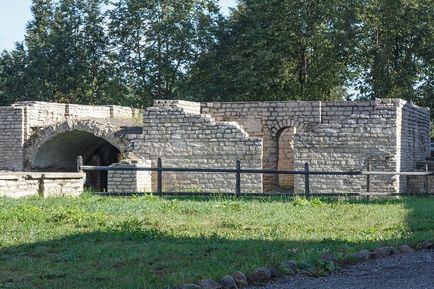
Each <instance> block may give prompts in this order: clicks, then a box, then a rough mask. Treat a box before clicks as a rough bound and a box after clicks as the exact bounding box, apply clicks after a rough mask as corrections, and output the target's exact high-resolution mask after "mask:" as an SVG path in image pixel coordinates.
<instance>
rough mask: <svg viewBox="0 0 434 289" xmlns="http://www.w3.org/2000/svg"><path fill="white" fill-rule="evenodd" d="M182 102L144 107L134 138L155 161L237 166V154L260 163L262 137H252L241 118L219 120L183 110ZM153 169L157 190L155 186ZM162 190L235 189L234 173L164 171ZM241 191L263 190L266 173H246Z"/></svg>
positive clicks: (251, 164)
mask: <svg viewBox="0 0 434 289" xmlns="http://www.w3.org/2000/svg"><path fill="white" fill-rule="evenodd" d="M184 104H185V102H184V103H181V105H180V104H179V102H177V101H174V102H172V103H171V102H169V101H166V102H164V105H162V106H159V103H158V102H157V103H156V106H154V107H150V108H148V109H147V110H146V111H145V113H144V128H143V135H142V136H141V137H140V138H137V139H135V140H134V143H135V144H134V147H135V151H136V153H137V154H138V155H140V156H141V157H143V158H145V159H150V160H152V165H153V166H154V167H155V166H156V160H157V158H158V157H161V158H162V161H163V167H189V168H235V163H236V160H240V161H241V166H242V167H244V168H261V167H262V162H261V157H262V141H261V139H259V138H255V137H250V136H249V135H248V133H247V132H245V131H244V130H243V129H241V127H240V126H239V125H238V124H237V123H228V122H218V121H215V120H214V119H213V118H211V117H210V116H205V115H202V114H198V113H194V112H192V111H194V110H191V109H190V110H188V111H190V112H186V111H185V110H184V107H183V105H184ZM155 181H156V178H155V174H153V190H155ZM163 190H164V191H206V192H214V193H218V192H234V190H235V174H226V173H169V172H164V174H163ZM242 191H244V192H261V191H262V177H261V176H258V175H251V174H244V175H243V176H242Z"/></svg>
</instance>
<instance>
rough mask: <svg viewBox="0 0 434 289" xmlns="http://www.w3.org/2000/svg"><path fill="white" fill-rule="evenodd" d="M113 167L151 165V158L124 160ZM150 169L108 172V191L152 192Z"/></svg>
mask: <svg viewBox="0 0 434 289" xmlns="http://www.w3.org/2000/svg"><path fill="white" fill-rule="evenodd" d="M110 167H112V168H118V169H119V168H127V169H128V168H137V167H151V161H150V160H122V161H121V162H119V163H116V164H112V165H111V166H110ZM151 180H152V179H151V172H150V171H133V170H125V171H122V170H119V171H117V170H116V171H109V172H108V185H107V191H108V192H110V193H119V194H122V193H138V192H142V193H143V192H152V181H151Z"/></svg>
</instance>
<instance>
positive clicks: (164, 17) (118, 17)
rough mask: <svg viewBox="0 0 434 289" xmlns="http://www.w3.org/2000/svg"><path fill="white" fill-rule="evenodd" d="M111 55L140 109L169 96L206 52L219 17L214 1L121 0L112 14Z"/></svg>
mask: <svg viewBox="0 0 434 289" xmlns="http://www.w3.org/2000/svg"><path fill="white" fill-rule="evenodd" d="M110 19H111V21H110V25H109V28H110V38H111V39H113V42H112V46H113V47H114V49H115V51H116V53H115V54H114V55H113V56H112V59H113V60H114V61H115V66H116V69H117V71H118V75H119V77H120V79H122V80H123V82H124V84H125V91H127V92H128V93H127V94H128V95H129V96H132V97H134V98H135V100H136V102H137V104H138V105H147V104H150V102H151V100H152V99H156V98H171V97H173V96H174V95H175V92H176V90H177V88H178V83H179V81H180V80H181V79H182V78H183V77H184V75H185V72H186V71H187V70H189V68H190V66H191V65H192V63H194V62H195V61H196V59H197V58H198V57H199V56H200V55H203V54H205V53H206V52H207V51H208V48H209V46H210V45H211V44H212V43H213V41H214V31H215V29H216V27H217V24H218V22H219V20H220V19H221V15H220V14H219V9H218V7H217V5H216V1H215V0H157V1H156V0H120V1H118V3H117V4H116V7H115V8H114V10H113V11H111V13H110Z"/></svg>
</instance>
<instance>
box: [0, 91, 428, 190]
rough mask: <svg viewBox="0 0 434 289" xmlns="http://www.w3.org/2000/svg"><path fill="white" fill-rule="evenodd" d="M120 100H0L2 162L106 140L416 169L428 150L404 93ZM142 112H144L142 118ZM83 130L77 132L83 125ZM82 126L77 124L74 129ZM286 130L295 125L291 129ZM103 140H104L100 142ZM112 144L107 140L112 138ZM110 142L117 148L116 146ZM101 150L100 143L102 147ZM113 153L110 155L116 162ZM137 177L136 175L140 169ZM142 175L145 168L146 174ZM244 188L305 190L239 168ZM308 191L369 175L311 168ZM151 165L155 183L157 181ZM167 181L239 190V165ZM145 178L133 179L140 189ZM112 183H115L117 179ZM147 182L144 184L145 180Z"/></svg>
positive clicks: (182, 186)
mask: <svg viewBox="0 0 434 289" xmlns="http://www.w3.org/2000/svg"><path fill="white" fill-rule="evenodd" d="M141 113H142V112H141V111H140V110H137V109H131V108H127V107H120V106H84V105H75V104H59V103H43V102H21V103H16V104H14V105H13V106H12V107H0V170H1V169H4V170H22V169H23V168H24V169H26V168H27V169H32V168H33V169H35V166H36V167H38V166H37V164H39V165H40V167H42V168H49V167H50V165H53V162H54V161H53V160H57V161H58V163H62V164H64V163H67V162H66V161H65V160H66V159H68V166H67V168H68V170H70V169H73V167H74V163H75V158H76V156H77V155H78V154H81V155H82V156H84V157H85V158H86V156H87V155H89V156H92V154H93V153H94V151H95V150H96V149H99V144H101V145H103V144H104V145H111V146H113V147H114V148H115V149H116V150H118V151H119V152H117V153H119V155H123V156H125V155H127V154H131V155H133V156H134V157H142V158H144V159H148V160H152V165H153V166H155V165H156V160H157V158H158V157H161V158H162V160H163V166H169V167H193V168H194V167H197V168H203V167H206V168H215V167H223V168H235V161H236V160H240V161H241V166H242V167H244V168H264V169H278V168H279V169H284V170H293V169H294V170H303V169H304V163H305V162H308V163H309V164H310V168H311V170H320V171H352V170H357V171H358V170H364V169H366V168H367V165H368V163H371V165H372V169H373V170H381V171H390V172H400V171H414V170H415V169H416V168H417V164H418V163H420V162H423V161H424V160H425V158H426V157H427V156H428V155H429V111H428V110H427V109H423V108H419V107H417V106H415V105H412V104H410V103H408V102H405V101H403V100H399V99H380V100H372V101H361V102H320V101H313V102H234V103H216V102H208V103H197V102H189V101H181V100H160V101H156V102H155V104H154V106H153V107H150V108H148V109H146V110H145V111H144V112H143V115H142V114H141ZM142 119H143V122H142ZM77 131H78V132H80V134H78V133H77ZM72 132H76V134H74V133H72ZM289 132H290V133H289ZM100 142H101V143H100ZM106 142H107V143H108V144H107V143H106ZM113 151H114V150H113ZM100 153H101V155H102V152H100ZM117 161H118V158H116V160H115V161H112V160H110V162H108V163H113V162H117ZM141 178H142V177H139V178H138V179H141ZM144 178H146V177H144ZM242 179H243V180H242V184H243V188H242V190H243V191H244V192H262V191H276V190H278V189H279V188H280V189H282V188H285V189H288V188H291V187H292V186H294V189H295V191H296V192H298V193H301V192H303V190H304V184H303V181H302V179H303V178H302V177H301V176H298V177H295V180H294V177H293V176H290V175H281V176H280V177H279V176H277V175H263V176H261V175H259V176H258V175H253V174H252V175H243V176H242ZM311 180H312V192H314V193H331V192H333V193H339V192H342V193H345V192H356V193H357V192H365V190H366V177H361V176H358V177H356V176H354V177H348V176H336V177H333V176H327V177H324V176H312V177H311ZM155 181H156V178H155V174H152V190H155ZM163 182H164V183H163V185H164V189H165V190H166V191H180V190H184V191H210V192H227V191H229V192H233V191H234V187H235V176H234V174H223V173H219V174H215V173H168V172H167V173H164V176H163ZM142 185H143V184H137V183H136V184H135V185H134V186H135V187H134V186H133V188H137V190H140V191H141V190H142V189H140V186H142ZM408 186H413V185H412V183H410V184H407V178H405V177H401V178H398V177H387V176H374V177H373V178H372V184H371V189H372V191H375V192H406V191H410V190H411V189H413V188H409V189H407V187H408ZM115 187H116V185H115ZM143 190H144V189H143Z"/></svg>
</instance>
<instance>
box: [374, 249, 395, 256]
mask: <svg viewBox="0 0 434 289" xmlns="http://www.w3.org/2000/svg"><path fill="white" fill-rule="evenodd" d="M374 254H375V258H382V257H387V256H390V255H392V247H380V248H377V249H375V250H374Z"/></svg>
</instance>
